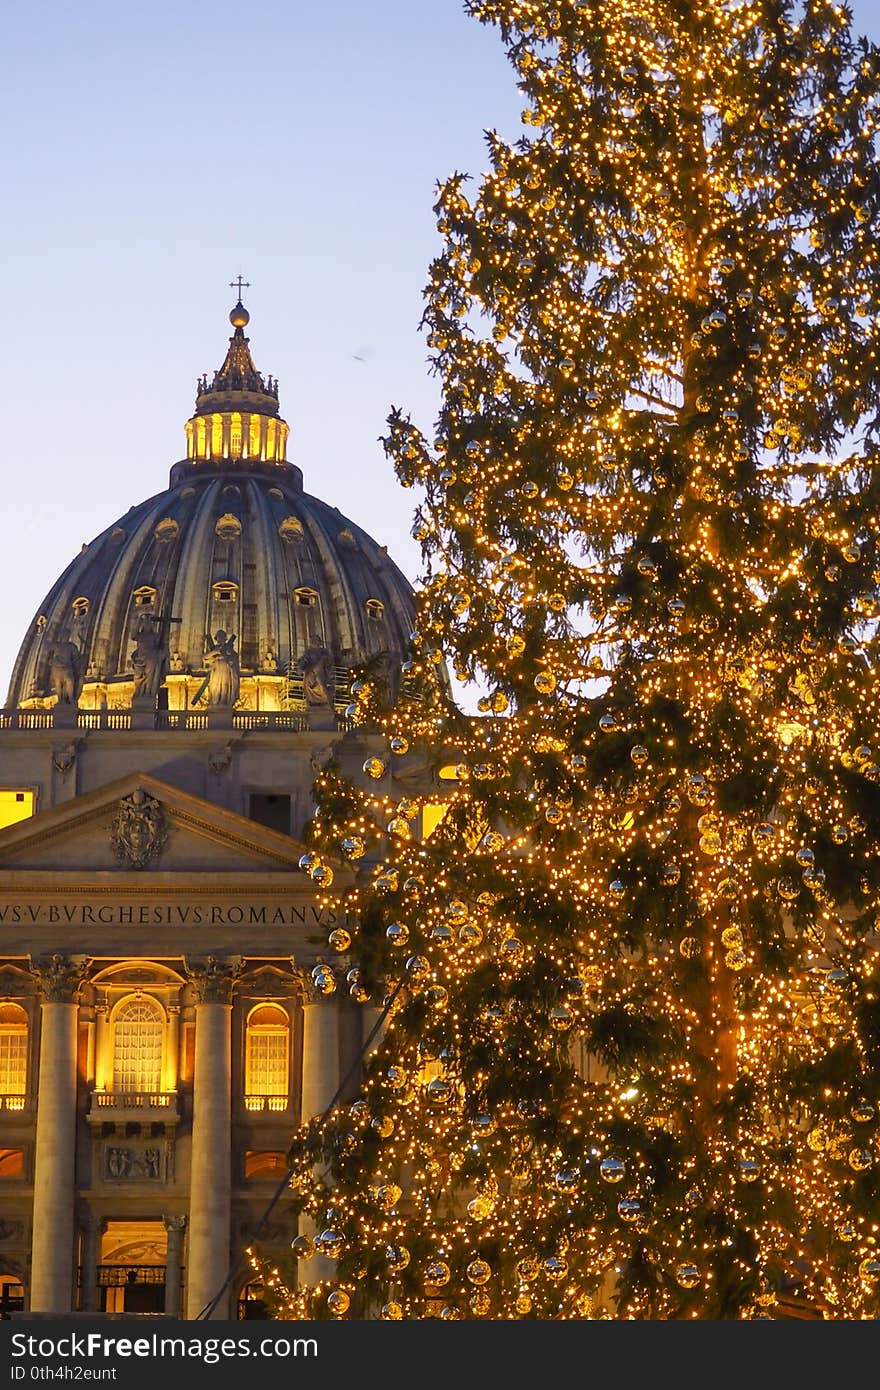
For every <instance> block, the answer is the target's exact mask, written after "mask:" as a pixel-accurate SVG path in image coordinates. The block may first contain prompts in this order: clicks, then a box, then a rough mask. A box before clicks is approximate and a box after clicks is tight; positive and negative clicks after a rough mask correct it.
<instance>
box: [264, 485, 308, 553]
mask: <svg viewBox="0 0 880 1390" xmlns="http://www.w3.org/2000/svg"><path fill="white" fill-rule="evenodd" d="M270 490H271V491H275V490H276V489H270ZM278 534H279V536H280V537H281V539H282V540H283V541H287V544H288V545H292V544H293V543H294V541H301V540H302V538H303V534H304V532H303V524H302V522H301V521H300V519H299V517H298V516H286V517H285V518H284V520H283V521H282V522H281V525H280V526H279V527H278Z"/></svg>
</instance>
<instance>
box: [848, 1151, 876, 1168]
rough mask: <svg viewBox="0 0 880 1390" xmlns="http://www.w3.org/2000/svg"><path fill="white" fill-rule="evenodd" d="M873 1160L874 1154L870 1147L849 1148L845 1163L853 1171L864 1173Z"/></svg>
mask: <svg viewBox="0 0 880 1390" xmlns="http://www.w3.org/2000/svg"><path fill="white" fill-rule="evenodd" d="M873 1162H874V1155H873V1153H872V1152H871V1150H870V1149H850V1151H849V1153H848V1155H847V1163H848V1164H849V1166H850V1168H852V1170H853V1172H854V1173H865V1172H867V1170H868V1169H869V1168H870V1167H871V1165H872V1164H873Z"/></svg>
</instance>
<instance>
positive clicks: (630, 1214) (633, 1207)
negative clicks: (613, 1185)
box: [617, 1197, 642, 1223]
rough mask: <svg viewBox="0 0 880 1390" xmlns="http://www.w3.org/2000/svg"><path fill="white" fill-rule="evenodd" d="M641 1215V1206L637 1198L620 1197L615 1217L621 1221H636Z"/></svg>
mask: <svg viewBox="0 0 880 1390" xmlns="http://www.w3.org/2000/svg"><path fill="white" fill-rule="evenodd" d="M641 1214H642V1204H641V1202H640V1201H639V1199H638V1197H621V1199H620V1201H619V1202H618V1203H617V1215H618V1216H619V1217H620V1219H621V1221H626V1222H628V1223H629V1222H631V1221H637V1220H638V1218H639V1217H640V1216H641Z"/></svg>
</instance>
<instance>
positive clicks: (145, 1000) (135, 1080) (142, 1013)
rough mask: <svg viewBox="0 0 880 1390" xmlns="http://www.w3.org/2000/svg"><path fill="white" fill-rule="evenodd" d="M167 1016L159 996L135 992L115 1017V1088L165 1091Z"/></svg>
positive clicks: (121, 1089)
mask: <svg viewBox="0 0 880 1390" xmlns="http://www.w3.org/2000/svg"><path fill="white" fill-rule="evenodd" d="M164 1023H165V1016H164V1014H163V1012H162V1009H161V1007H160V1006H159V1004H157V1003H156V1001H155V999H150V998H149V997H148V996H146V995H140V996H137V995H133V996H132V997H131V998H130V999H125V1000H123V1002H122V1003H121V1004H120V1005H119V1008H118V1009H117V1010H116V1012H115V1014H114V1016H113V1089H114V1091H117V1092H119V1091H122V1092H132V1091H161V1089H162V1041H163V1038H164V1034H165V1028H164Z"/></svg>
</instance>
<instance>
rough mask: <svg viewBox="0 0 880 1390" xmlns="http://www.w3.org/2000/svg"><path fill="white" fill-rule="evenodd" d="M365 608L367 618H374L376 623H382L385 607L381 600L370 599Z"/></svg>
mask: <svg viewBox="0 0 880 1390" xmlns="http://www.w3.org/2000/svg"><path fill="white" fill-rule="evenodd" d="M364 608H365V609H366V610H367V617H368V618H372V620H373V622H374V623H380V622H381V621H382V619H383V618H384V617H385V605H384V603H383V602H382V600H381V599H380V598H368V599H367V601H366V603H365V604H364Z"/></svg>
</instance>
